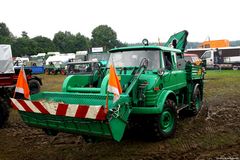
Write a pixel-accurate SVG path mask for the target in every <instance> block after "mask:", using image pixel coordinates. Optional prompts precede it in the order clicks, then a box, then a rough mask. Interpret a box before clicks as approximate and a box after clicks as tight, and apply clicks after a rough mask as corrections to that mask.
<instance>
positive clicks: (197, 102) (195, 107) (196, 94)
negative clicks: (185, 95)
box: [191, 85, 202, 116]
mask: <svg viewBox="0 0 240 160" xmlns="http://www.w3.org/2000/svg"><path fill="white" fill-rule="evenodd" d="M201 107H202V98H201V92H200V89H199V86H198V85H195V87H194V91H193V95H192V104H191V115H193V116H195V115H197V114H198V112H199V111H200V109H201Z"/></svg>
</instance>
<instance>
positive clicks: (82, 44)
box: [74, 33, 90, 51]
mask: <svg viewBox="0 0 240 160" xmlns="http://www.w3.org/2000/svg"><path fill="white" fill-rule="evenodd" d="M89 48H90V40H89V38H87V37H85V36H83V35H81V34H80V33H77V34H76V37H75V48H74V49H75V51H81V50H88V49H89Z"/></svg>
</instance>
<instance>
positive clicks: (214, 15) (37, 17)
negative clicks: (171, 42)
mask: <svg viewBox="0 0 240 160" xmlns="http://www.w3.org/2000/svg"><path fill="white" fill-rule="evenodd" d="M239 10H240V1H239V0H84V1H83V0H0V22H4V23H5V24H6V25H7V27H8V28H9V30H10V31H11V32H12V33H13V35H15V36H17V37H20V36H21V33H22V31H26V32H27V33H28V36H29V37H31V38H33V37H35V36H39V35H41V36H45V37H48V38H50V39H53V37H54V34H55V33H57V32H58V31H70V32H71V33H72V34H76V33H81V34H82V35H84V36H86V37H89V38H91V32H92V30H93V29H94V28H96V27H97V26H99V25H108V26H109V27H111V28H112V29H113V30H114V31H115V32H116V33H117V38H118V40H120V41H121V42H127V43H137V42H141V41H142V39H144V38H147V39H148V40H149V41H150V42H157V41H158V39H159V40H160V41H161V42H165V41H167V40H168V38H169V37H170V36H171V35H172V34H174V33H176V32H179V31H182V30H187V31H188V32H189V36H188V41H191V42H202V41H204V40H207V39H208V38H210V39H211V40H217V39H228V40H239V39H240V22H239V21H240V14H239Z"/></svg>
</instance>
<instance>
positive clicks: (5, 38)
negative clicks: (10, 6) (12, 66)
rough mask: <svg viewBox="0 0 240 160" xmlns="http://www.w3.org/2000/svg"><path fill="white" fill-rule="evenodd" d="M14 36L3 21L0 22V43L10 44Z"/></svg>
mask: <svg viewBox="0 0 240 160" xmlns="http://www.w3.org/2000/svg"><path fill="white" fill-rule="evenodd" d="M13 39H14V37H13V34H12V33H11V32H10V31H9V29H8V27H7V25H6V24H5V23H0V44H11V43H12V41H13Z"/></svg>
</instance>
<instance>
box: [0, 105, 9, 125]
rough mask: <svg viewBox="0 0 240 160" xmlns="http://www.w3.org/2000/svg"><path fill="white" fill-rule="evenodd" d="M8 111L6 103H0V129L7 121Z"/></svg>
mask: <svg viewBox="0 0 240 160" xmlns="http://www.w3.org/2000/svg"><path fill="white" fill-rule="evenodd" d="M8 117H9V109H8V104H7V102H4V101H2V102H0V128H2V127H3V125H4V123H5V122H6V121H7V120H8Z"/></svg>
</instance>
